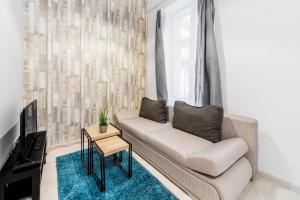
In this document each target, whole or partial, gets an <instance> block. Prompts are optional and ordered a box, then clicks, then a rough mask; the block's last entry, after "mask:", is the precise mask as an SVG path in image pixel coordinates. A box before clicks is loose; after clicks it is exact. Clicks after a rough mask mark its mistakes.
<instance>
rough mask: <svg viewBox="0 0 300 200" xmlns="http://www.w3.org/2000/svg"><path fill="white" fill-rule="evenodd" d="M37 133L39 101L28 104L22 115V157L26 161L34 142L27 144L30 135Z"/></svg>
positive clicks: (20, 139) (20, 140)
mask: <svg viewBox="0 0 300 200" xmlns="http://www.w3.org/2000/svg"><path fill="white" fill-rule="evenodd" d="M35 132H37V100H34V101H32V102H31V103H30V104H28V105H27V106H26V107H25V108H24V109H23V110H22V112H21V115H20V138H19V142H20V156H21V160H23V161H25V160H26V157H27V153H28V150H29V148H30V145H31V144H32V142H30V141H29V142H26V138H27V137H28V135H30V134H32V133H35Z"/></svg>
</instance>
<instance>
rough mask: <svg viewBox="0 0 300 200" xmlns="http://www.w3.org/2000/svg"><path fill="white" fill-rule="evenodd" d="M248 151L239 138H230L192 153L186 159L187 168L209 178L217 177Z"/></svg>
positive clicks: (244, 143) (245, 144)
mask: <svg viewBox="0 0 300 200" xmlns="http://www.w3.org/2000/svg"><path fill="white" fill-rule="evenodd" d="M247 151H248V145H247V143H246V142H245V141H244V140H243V139H241V138H231V139H227V140H223V141H221V142H218V143H215V144H213V145H210V146H208V147H207V148H205V149H202V150H201V151H198V152H194V153H193V154H191V155H190V156H189V157H188V158H187V167H188V168H190V169H192V170H195V171H198V172H201V173H204V174H208V175H211V176H215V177H216V176H219V175H220V174H222V173H223V172H225V171H226V170H227V169H228V168H230V167H231V166H232V165H233V164H234V163H235V162H237V161H238V160H239V159H240V158H241V157H243V155H245V154H246V153H247Z"/></svg>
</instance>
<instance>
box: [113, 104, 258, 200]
mask: <svg viewBox="0 0 300 200" xmlns="http://www.w3.org/2000/svg"><path fill="white" fill-rule="evenodd" d="M172 116H173V110H172V109H171V108H170V109H169V119H170V120H169V121H170V122H168V123H165V124H161V123H157V122H154V121H151V120H148V119H145V118H141V117H139V116H138V112H137V111H136V112H120V113H117V114H115V115H114V122H115V123H116V124H117V125H118V126H119V127H120V128H121V129H122V130H123V137H124V138H125V139H127V140H128V141H130V142H131V143H132V145H133V149H134V151H135V152H137V153H138V154H140V155H141V156H142V157H143V158H144V159H146V160H147V161H148V162H149V163H151V164H152V165H153V166H154V167H155V168H157V169H158V170H159V171H160V172H162V173H163V174H164V175H165V176H167V177H168V178H169V179H170V180H172V181H173V182H174V183H175V184H177V185H178V186H179V187H180V188H181V189H183V190H184V191H185V192H186V193H188V194H189V195H190V196H191V197H192V198H193V199H203V200H214V199H222V200H232V199H238V197H239V196H240V194H241V193H242V192H243V190H244V189H245V187H246V186H247V184H248V183H249V181H250V180H251V179H253V178H254V177H255V175H256V173H257V153H258V144H257V121H256V120H254V119H250V118H246V117H240V116H233V115H227V114H225V116H224V119H223V125H222V135H223V136H222V137H223V140H222V141H221V142H218V143H211V142H210V141H207V140H205V139H202V138H200V137H197V136H194V135H192V134H189V133H186V132H183V131H180V130H178V129H175V128H173V127H172V123H171V122H172Z"/></svg>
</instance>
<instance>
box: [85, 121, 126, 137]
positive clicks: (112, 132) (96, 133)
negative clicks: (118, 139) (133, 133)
mask: <svg viewBox="0 0 300 200" xmlns="http://www.w3.org/2000/svg"><path fill="white" fill-rule="evenodd" d="M84 129H85V130H86V132H87V134H88V135H89V136H90V138H91V141H95V140H101V139H103V138H107V137H112V136H116V135H120V134H121V133H120V131H119V130H118V129H117V128H116V127H114V126H113V125H111V124H109V125H108V126H107V131H106V132H105V133H100V130H99V125H92V126H89V127H86V128H84Z"/></svg>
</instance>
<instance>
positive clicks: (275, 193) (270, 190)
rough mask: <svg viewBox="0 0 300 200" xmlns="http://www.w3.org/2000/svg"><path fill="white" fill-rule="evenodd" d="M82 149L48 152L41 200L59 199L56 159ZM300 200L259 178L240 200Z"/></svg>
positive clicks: (163, 179) (180, 195) (162, 178)
mask: <svg viewBox="0 0 300 200" xmlns="http://www.w3.org/2000/svg"><path fill="white" fill-rule="evenodd" d="M79 149H80V144H74V145H70V146H66V147H58V148H56V149H54V150H51V151H48V155H47V164H46V165H44V171H43V179H42V186H41V200H55V199H57V196H58V195H57V177H56V163H55V158H56V157H57V156H60V155H64V154H67V153H71V152H74V151H77V150H79ZM133 157H134V158H135V159H136V160H137V161H138V162H140V163H141V164H142V165H143V166H144V167H145V168H146V169H147V170H148V171H150V172H151V173H152V174H153V175H154V176H155V177H157V179H159V180H160V181H161V182H162V183H163V184H164V185H165V186H166V187H167V188H168V189H169V190H170V191H172V192H173V193H174V194H175V195H176V196H177V197H178V198H179V199H183V200H190V199H191V198H190V197H189V196H188V195H187V194H186V193H184V192H183V191H182V190H181V189H179V188H178V187H177V186H176V185H175V184H174V183H172V182H171V181H170V180H169V179H167V178H166V177H165V176H163V175H162V174H161V173H160V172H158V171H157V170H156V169H155V168H153V167H152V166H151V165H150V164H148V163H147V162H146V161H145V160H144V159H143V158H141V157H140V156H139V155H137V154H135V153H133ZM271 199H272V200H300V194H298V193H295V192H292V191H289V190H287V189H284V188H282V187H280V186H278V185H276V184H274V183H272V182H269V181H268V180H265V179H263V178H261V177H257V178H256V179H255V180H254V181H253V182H251V183H249V185H248V186H247V188H246V190H245V191H244V193H243V194H242V195H241V198H240V200H271Z"/></svg>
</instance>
